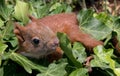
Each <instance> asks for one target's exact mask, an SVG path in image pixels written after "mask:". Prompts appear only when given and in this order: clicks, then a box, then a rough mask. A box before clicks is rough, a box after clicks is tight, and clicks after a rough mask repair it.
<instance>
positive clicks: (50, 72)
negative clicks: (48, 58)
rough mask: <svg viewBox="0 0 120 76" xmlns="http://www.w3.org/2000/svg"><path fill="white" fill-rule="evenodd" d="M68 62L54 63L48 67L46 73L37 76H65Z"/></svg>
mask: <svg viewBox="0 0 120 76" xmlns="http://www.w3.org/2000/svg"><path fill="white" fill-rule="evenodd" d="M66 64H67V63H66V62H61V63H59V64H55V63H52V64H50V65H49V66H48V69H47V70H46V71H45V72H42V73H40V74H38V75H37V76H65V75H66V71H65V67H66Z"/></svg>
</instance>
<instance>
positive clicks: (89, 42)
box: [14, 13, 103, 59]
mask: <svg viewBox="0 0 120 76" xmlns="http://www.w3.org/2000/svg"><path fill="white" fill-rule="evenodd" d="M30 19H31V21H32V22H30V23H29V24H28V25H27V26H25V27H21V26H19V25H18V24H16V28H15V30H14V33H15V34H16V36H17V37H18V40H19V44H20V49H21V50H20V51H24V52H26V50H27V52H31V53H33V52H34V51H36V48H33V47H30V46H32V45H29V44H30V43H28V44H27V43H26V46H24V47H23V42H24V40H26V39H28V38H29V37H35V36H38V37H39V38H42V37H43V39H41V40H42V41H51V43H52V42H53V41H54V40H55V39H56V33H57V32H63V33H66V34H67V35H68V37H69V39H70V40H71V42H75V41H78V42H81V43H82V44H83V45H84V46H85V47H86V48H89V49H91V48H93V47H95V46H97V45H102V44H103V43H102V42H101V41H98V40H96V39H94V38H92V37H91V36H90V35H89V34H86V33H84V32H82V31H81V30H80V28H79V27H78V21H77V17H76V14H74V13H69V14H65V13H62V14H57V15H53V16H47V17H44V18H41V19H36V18H34V17H32V16H30ZM45 27H48V28H49V29H47V31H46V30H45V29H46V28H45ZM18 28H19V29H18ZM20 32H21V33H22V34H21V33H20ZM26 32H27V33H26ZM38 32H39V33H38ZM28 34H29V35H28ZM43 35H44V36H43ZM46 37H47V38H46ZM22 40H23V42H22ZM29 40H30V38H29V39H28V42H30V41H29ZM41 46H42V44H41ZM28 48H29V49H28ZM57 48H59V46H58V47H57ZM30 49H32V50H31V51H28V50H30ZM39 49H41V48H39ZM47 50H48V49H47ZM51 54H52V53H51ZM46 55H48V54H46ZM44 56H45V54H44ZM49 56H56V58H55V59H59V58H61V57H62V51H61V50H60V48H59V49H57V50H56V51H55V52H54V53H53V54H52V55H50V54H49ZM53 59H54V57H53Z"/></svg>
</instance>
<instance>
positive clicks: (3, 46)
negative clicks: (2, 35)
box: [0, 42, 8, 66]
mask: <svg viewBox="0 0 120 76" xmlns="http://www.w3.org/2000/svg"><path fill="white" fill-rule="evenodd" d="M7 47H8V46H7V45H6V44H3V43H2V42H0V66H1V62H2V56H3V54H4V51H5V49H6V48H7Z"/></svg>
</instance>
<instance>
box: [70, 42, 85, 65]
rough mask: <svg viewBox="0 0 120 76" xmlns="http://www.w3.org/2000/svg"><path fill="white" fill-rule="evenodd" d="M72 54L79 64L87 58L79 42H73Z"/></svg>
mask: <svg viewBox="0 0 120 76" xmlns="http://www.w3.org/2000/svg"><path fill="white" fill-rule="evenodd" d="M72 52H73V56H74V57H75V58H76V60H77V61H79V62H80V63H83V62H84V61H85V59H86V58H87V55H86V52H85V48H84V47H83V45H82V44H81V43H79V42H75V43H74V44H73V49H72Z"/></svg>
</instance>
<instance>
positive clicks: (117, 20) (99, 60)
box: [0, 0, 120, 76]
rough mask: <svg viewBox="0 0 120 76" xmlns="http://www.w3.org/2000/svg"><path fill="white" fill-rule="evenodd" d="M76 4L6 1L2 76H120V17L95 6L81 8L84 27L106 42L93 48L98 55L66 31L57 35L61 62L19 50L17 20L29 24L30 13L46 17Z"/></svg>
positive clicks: (0, 43)
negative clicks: (118, 46) (117, 44)
mask: <svg viewBox="0 0 120 76" xmlns="http://www.w3.org/2000/svg"><path fill="white" fill-rule="evenodd" d="M80 1H81V0H80ZM76 3H77V0H73V1H72V0H68V1H67V0H66V1H62V0H50V1H49V0H48V1H47V0H25V1H23V0H22V1H21V0H7V1H6V0H2V1H1V2H0V76H29V75H31V76H94V75H97V76H101V75H104V76H120V72H119V71H120V59H119V56H118V55H119V50H116V49H115V47H114V45H113V43H112V39H113V38H114V37H117V39H118V42H119V41H120V26H119V25H120V17H119V16H113V15H111V14H110V13H107V12H106V11H105V12H101V13H96V12H95V11H94V10H93V9H82V10H80V11H79V10H77V12H79V13H78V15H77V18H78V21H79V25H80V28H81V30H83V31H84V32H86V33H89V34H90V35H92V36H93V37H94V38H96V39H98V40H102V41H103V42H104V46H97V47H95V48H94V49H93V52H94V54H89V53H87V52H86V49H85V47H84V46H83V45H82V44H81V43H79V42H75V43H73V44H72V43H71V42H70V41H69V39H68V37H67V36H66V34H63V33H58V34H57V36H58V38H59V40H60V47H61V48H62V50H63V51H64V56H63V58H61V59H60V60H59V61H54V62H53V63H48V62H47V61H46V60H45V59H43V60H42V59H40V60H33V59H29V58H26V57H24V56H22V55H20V54H18V53H16V52H15V51H16V50H17V49H18V41H17V39H16V37H15V35H14V33H13V29H14V22H15V21H18V22H19V23H20V24H23V25H25V24H27V23H28V22H29V19H28V15H29V14H32V15H34V16H35V17H37V18H42V17H44V16H47V15H52V14H57V13H61V12H66V13H68V12H73V11H74V10H76V6H75V5H74V4H76ZM80 4H81V3H80ZM81 5H82V4H81ZM83 5H84V0H83ZM83 7H86V6H85V5H84V6H83ZM116 52H117V55H116V54H115V53H116ZM88 56H93V57H94V59H92V60H91V62H90V66H85V65H84V62H85V61H86V58H87V57H88ZM89 68H92V72H89Z"/></svg>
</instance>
